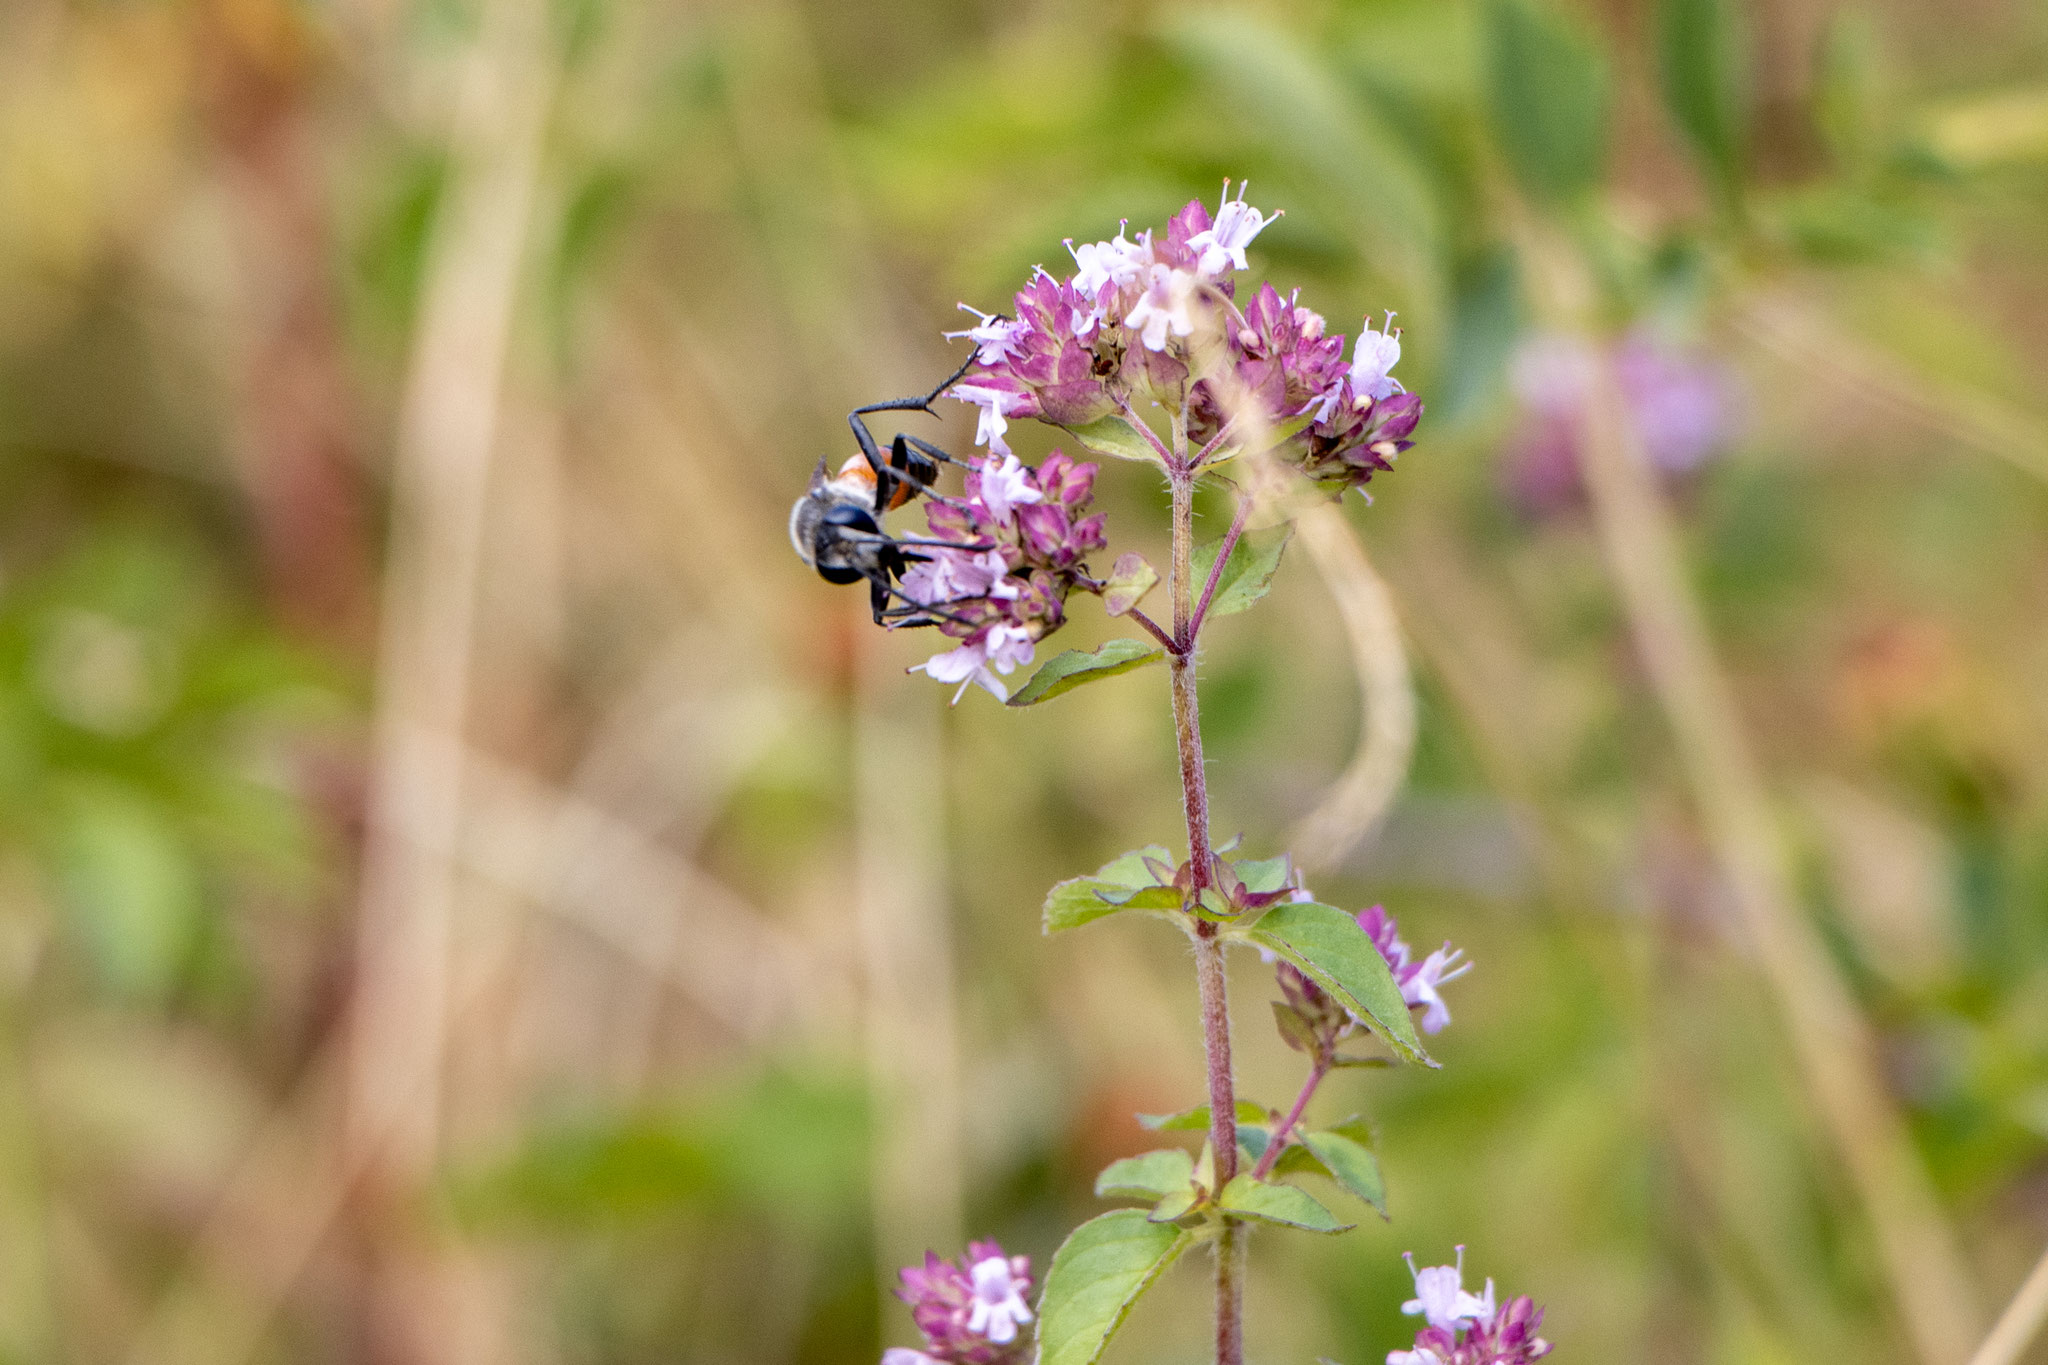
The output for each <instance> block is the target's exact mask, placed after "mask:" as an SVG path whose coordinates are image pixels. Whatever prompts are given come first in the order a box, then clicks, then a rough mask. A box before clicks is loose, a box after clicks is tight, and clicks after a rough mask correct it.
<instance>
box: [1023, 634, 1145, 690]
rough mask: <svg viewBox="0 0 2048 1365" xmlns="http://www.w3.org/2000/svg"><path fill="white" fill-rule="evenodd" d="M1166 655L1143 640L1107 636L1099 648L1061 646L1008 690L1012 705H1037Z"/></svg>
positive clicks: (1140, 666)
mask: <svg viewBox="0 0 2048 1365" xmlns="http://www.w3.org/2000/svg"><path fill="white" fill-rule="evenodd" d="M1165 657H1166V651H1165V650H1163V649H1161V648H1159V647H1158V646H1157V645H1148V644H1146V643H1145V642H1144V641H1142V640H1130V639H1119V640H1110V641H1108V642H1106V643H1105V644H1103V645H1102V647H1101V648H1099V649H1096V650H1093V651H1089V650H1080V649H1068V650H1062V651H1061V652H1060V653H1058V654H1055V655H1054V656H1053V657H1052V658H1050V659H1048V660H1047V661H1046V663H1045V665H1044V667H1042V668H1040V669H1039V670H1038V671H1037V672H1036V673H1033V674H1032V675H1031V679H1030V681H1028V682H1026V683H1025V684H1024V685H1023V686H1022V687H1020V688H1018V689H1017V690H1016V691H1015V692H1013V693H1011V694H1010V699H1009V703H1008V704H1009V705H1011V706H1036V705H1038V703H1040V702H1042V701H1051V700H1052V699H1053V698H1054V697H1057V696H1060V695H1061V694H1063V693H1066V692H1071V691H1073V690H1074V689H1075V688H1077V687H1079V686H1081V685H1082V684H1083V683H1092V682H1100V681H1102V680H1103V679H1104V678H1114V677H1115V676H1116V675H1117V674H1119V673H1128V672H1130V671H1131V670H1132V669H1134V668H1143V667H1144V666H1145V665H1146V664H1156V663H1158V662H1159V661H1160V660H1161V659H1163V658H1165Z"/></svg>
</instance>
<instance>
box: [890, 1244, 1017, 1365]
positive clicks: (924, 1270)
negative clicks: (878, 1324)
mask: <svg viewBox="0 0 2048 1365" xmlns="http://www.w3.org/2000/svg"><path fill="white" fill-rule="evenodd" d="M1030 1292H1031V1261H1030V1258H1029V1257H1025V1256H1005V1255H1004V1254H1003V1249H1002V1247H1000V1246H998V1245H997V1244H996V1243H994V1242H971V1243H969V1244H968V1247H967V1254H966V1255H965V1256H963V1257H962V1258H961V1260H960V1263H959V1264H957V1265H956V1264H954V1263H953V1262H951V1261H942V1260H940V1259H939V1258H938V1256H936V1255H935V1254H933V1253H931V1252H926V1253H925V1258H924V1264H923V1265H921V1266H906V1267H904V1270H903V1287H902V1288H900V1289H898V1290H897V1291H896V1296H897V1297H898V1298H900V1299H902V1300H903V1301H904V1302H905V1303H907V1304H909V1305H910V1315H911V1318H912V1319H913V1320H914V1321H915V1322H916V1323H917V1328H918V1330H919V1331H920V1332H922V1333H924V1337H925V1346H926V1349H925V1350H924V1351H909V1350H904V1349H903V1348H900V1347H899V1348H897V1349H895V1350H892V1351H890V1352H889V1353H888V1354H887V1355H884V1356H883V1357H882V1362H883V1365H924V1362H926V1361H938V1362H943V1363H944V1365H998V1362H1009V1361H1012V1360H1016V1359H1019V1358H1021V1357H1022V1355H1023V1354H1024V1351H1025V1347H1026V1345H1027V1343H1026V1341H1025V1339H1024V1335H1023V1333H1022V1332H1021V1331H1020V1330H1019V1328H1020V1327H1021V1326H1022V1324H1025V1323H1028V1322H1030V1321H1031V1309H1030V1306H1029V1305H1028V1304H1027V1303H1026V1302H1025V1298H1026V1296H1027V1295H1029V1294H1030Z"/></svg>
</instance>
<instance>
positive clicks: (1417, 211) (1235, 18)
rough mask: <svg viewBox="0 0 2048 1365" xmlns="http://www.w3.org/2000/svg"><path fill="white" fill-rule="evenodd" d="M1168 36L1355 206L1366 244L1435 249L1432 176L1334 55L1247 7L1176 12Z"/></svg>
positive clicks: (1247, 118) (1237, 117) (1410, 252)
mask: <svg viewBox="0 0 2048 1365" xmlns="http://www.w3.org/2000/svg"><path fill="white" fill-rule="evenodd" d="M1161 37H1162V38H1164V39H1165V41H1166V42H1167V44H1168V45H1169V46H1171V47H1172V48H1173V50H1174V51H1175V52H1177V53H1178V54H1179V55H1180V56H1181V57H1182V59H1183V60H1185V61H1187V62H1188V63H1189V64H1190V65H1192V66H1193V67H1194V68H1195V69H1196V70H1197V72H1198V73H1200V74H1201V76H1202V77H1203V78H1204V79H1205V80H1207V81H1208V82H1210V83H1212V84H1213V85H1215V86H1216V87H1217V89H1218V90H1219V91H1220V92H1221V94H1222V96H1223V97H1224V99H1225V100H1226V101H1227V104H1228V113H1229V117H1230V118H1231V119H1232V120H1233V121H1235V122H1238V123H1240V124H1243V125H1248V126H1250V127H1254V128H1257V129H1258V130H1259V131H1261V132H1263V133H1265V134H1266V135H1268V136H1269V137H1271V138H1272V139H1273V141H1274V143H1275V145H1276V147H1277V148H1278V149H1280V150H1282V151H1284V152H1286V153H1288V154H1289V155H1292V156H1294V157H1296V158H1298V159H1299V160H1300V162H1301V163H1302V165H1303V166H1304V167H1305V168H1306V169H1308V170H1310V171H1313V172H1315V173H1316V175H1317V176H1319V177H1320V178H1321V179H1322V180H1323V181H1324V182H1325V183H1327V184H1328V185H1330V186H1331V187H1333V188H1334V189H1336V190H1337V191H1338V192H1339V193H1340V194H1342V195H1343V196H1344V198H1345V199H1346V200H1347V201H1348V202H1349V204H1351V205H1352V206H1354V207H1355V209H1356V210H1357V212H1358V218H1357V220H1356V222H1355V223H1354V224H1353V225H1352V226H1353V227H1354V229H1355V230H1356V231H1357V232H1358V233H1359V234H1360V236H1361V237H1364V238H1366V239H1367V240H1366V241H1365V242H1364V243H1363V246H1364V249H1366V250H1371V249H1372V247H1373V246H1374V245H1375V243H1374V242H1373V241H1372V240H1371V239H1372V238H1378V239H1380V242H1379V243H1378V245H1383V246H1398V247H1399V248H1400V249H1401V251H1402V252H1403V253H1405V254H1406V255H1407V256H1408V257H1409V258H1410V259H1411V260H1413V261H1418V262H1419V261H1421V260H1423V259H1426V258H1427V257H1429V256H1431V255H1433V254H1434V253H1435V252H1436V251H1437V249H1438V244H1439V241H1440V238H1441V235H1442V223H1441V221H1440V219H1441V214H1440V213H1439V212H1438V209H1437V204H1436V201H1435V199H1434V198H1433V196H1432V195H1431V194H1430V191H1429V188H1428V182H1427V181H1426V180H1425V178H1424V177H1423V175H1422V173H1421V172H1420V171H1419V170H1418V169H1417V168H1416V166H1415V164H1414V163H1413V161H1412V160H1410V158H1409V157H1408V156H1407V154H1406V153H1405V152H1404V151H1402V150H1401V149H1400V148H1399V146H1398V144H1397V143H1396V142H1395V140H1394V139H1393V138H1392V137H1391V136H1390V135H1389V134H1388V133H1387V132H1386V131H1385V130H1384V129H1383V128H1381V127H1380V125H1379V121H1378V119H1377V118H1376V117H1375V115H1374V114H1373V112H1372V111H1371V110H1370V109H1368V108H1366V107H1365V106H1362V105H1361V104H1359V103H1358V101H1357V100H1356V99H1355V98H1353V97H1352V96H1351V95H1350V94H1349V93H1347V92H1346V91H1345V89H1344V88H1343V86H1342V85H1340V84H1339V83H1338V81H1337V79H1336V78H1335V76H1334V75H1333V74H1332V72H1331V70H1330V68H1329V66H1328V64H1327V63H1325V62H1323V61H1320V60H1318V59H1317V57H1316V56H1314V55H1313V54H1312V53H1311V52H1310V50H1309V49H1308V48H1306V47H1304V46H1303V45H1302V44H1300V43H1298V42H1297V41H1295V40H1294V39H1293V38H1292V37H1291V36H1289V35H1288V34H1287V33H1285V32H1283V31H1281V30H1280V29H1278V28H1275V27H1273V26H1271V25H1269V24H1266V23H1264V22H1261V21H1260V20H1258V19H1255V18H1253V17H1251V16H1249V15H1246V14H1242V13H1238V12H1235V11H1229V10H1219V9H1204V10H1196V11H1194V12H1192V13H1187V14H1181V15H1177V16H1176V17H1175V18H1173V19H1172V20H1171V21H1169V22H1168V23H1167V24H1166V26H1165V27H1164V28H1163V30H1162V32H1161Z"/></svg>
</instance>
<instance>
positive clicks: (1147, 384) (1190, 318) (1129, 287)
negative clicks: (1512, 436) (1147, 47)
mask: <svg viewBox="0 0 2048 1365" xmlns="http://www.w3.org/2000/svg"><path fill="white" fill-rule="evenodd" d="M1229 188H1230V187H1229V185H1228V184H1226V185H1225V186H1224V195H1225V197H1224V199H1223V201H1222V203H1221V204H1220V205H1219V206H1218V208H1217V211H1216V214H1215V216H1214V217H1213V218H1212V217H1211V216H1210V214H1209V211H1208V209H1207V208H1205V207H1204V206H1203V205H1202V203H1201V201H1199V200H1196V201H1192V202H1190V203H1189V204H1188V206H1187V207H1186V208H1184V209H1182V210H1181V211H1180V212H1179V213H1178V214H1176V215H1174V217H1173V219H1172V221H1170V222H1169V223H1168V224H1167V226H1166V232H1165V235H1164V236H1163V237H1161V236H1159V235H1157V234H1155V233H1153V232H1151V231H1149V230H1147V231H1144V232H1140V233H1139V234H1138V235H1137V237H1136V239H1135V240H1133V239H1131V238H1128V237H1126V236H1125V235H1124V230H1123V229H1119V231H1118V232H1117V235H1116V236H1115V237H1114V238H1113V239H1111V240H1110V241H1106V242H1090V243H1087V244H1086V245H1082V246H1075V245H1074V244H1073V243H1072V242H1071V241H1070V242H1069V243H1068V244H1067V246H1068V249H1069V250H1070V251H1071V252H1072V253H1073V257H1074V265H1075V267H1076V268H1075V271H1074V273H1073V274H1072V275H1071V276H1068V277H1065V278H1059V277H1056V276H1054V275H1051V274H1049V273H1048V272H1046V271H1045V270H1044V269H1042V268H1041V269H1040V270H1039V271H1038V273H1037V274H1036V275H1034V276H1033V277H1032V279H1031V282H1030V283H1029V284H1028V285H1026V286H1025V288H1024V289H1023V291H1022V292H1020V293H1019V294H1018V295H1017V296H1016V315H1015V316H1014V317H1007V318H1006V317H1000V316H996V315H991V314H986V313H981V312H979V311H978V310H975V309H968V311H969V312H973V313H975V315H976V316H977V317H978V318H980V319H981V321H980V324H979V325H978V326H975V327H972V328H969V329H967V330H966V331H962V332H954V333H950V334H949V335H952V336H956V337H958V336H964V337H968V338H971V339H972V340H973V341H974V342H975V343H976V344H977V345H978V346H979V348H980V349H979V351H978V352H977V356H976V361H975V366H974V368H973V369H971V370H969V371H968V373H967V375H966V377H965V378H963V379H962V380H961V381H960V382H959V383H958V384H955V385H954V386H953V388H952V389H951V390H950V391H949V392H950V395H951V396H952V397H954V398H958V399H960V400H961V401H963V402H967V403H972V404H974V405H975V406H976V407H978V408H979V409H980V410H981V420H980V424H979V428H978V430H977V431H976V433H975V441H976V443H977V444H982V445H986V446H988V448H989V451H990V453H991V454H994V455H1003V454H1005V453H1007V452H1008V450H1009V446H1008V443H1007V441H1006V439H1005V432H1006V431H1007V430H1008V427H1009V421H1010V419H1011V418H1035V419H1037V420H1039V421H1043V422H1049V423H1051V424H1053V425H1055V426H1062V427H1078V426H1084V425H1086V424H1088V423H1090V422H1094V421H1096V420H1098V419H1100V418H1103V417H1107V416H1109V415H1110V414H1112V413H1116V412H1128V411H1130V410H1131V409H1133V408H1134V406H1135V404H1136V403H1137V402H1138V401H1139V400H1141V399H1155V400H1158V401H1160V402H1164V403H1167V404H1168V405H1169V406H1173V407H1180V406H1182V404H1183V403H1185V405H1186V409H1187V413H1188V419H1189V433H1190V435H1191V437H1192V438H1193V439H1194V440H1196V441H1197V442H1207V441H1208V440H1209V439H1210V438H1212V437H1215V436H1217V435H1218V434H1220V433H1221V432H1222V431H1223V429H1224V427H1225V425H1226V424H1227V423H1228V422H1229V421H1230V420H1231V417H1232V416H1233V415H1234V413H1235V411H1236V406H1237V405H1239V404H1243V403H1257V404H1258V405H1259V407H1260V409H1261V411H1260V412H1259V413H1258V414H1257V415H1258V418H1259V420H1262V421H1264V422H1265V423H1267V424H1269V425H1271V426H1273V427H1277V428H1279V431H1278V432H1277V433H1276V434H1279V435H1282V436H1284V439H1283V440H1282V441H1281V442H1280V444H1279V445H1278V447H1277V453H1278V454H1279V455H1280V456H1281V457H1282V458H1283V459H1285V460H1288V461H1289V462H1291V463H1293V464H1294V465H1295V466H1297V467H1298V468H1299V469H1300V470H1301V472H1302V473H1303V474H1304V475H1305V476H1306V477H1308V478H1309V479H1311V480H1313V481H1315V482H1316V483H1318V484H1319V485H1322V486H1323V487H1325V488H1328V489H1330V490H1331V491H1333V492H1337V493H1342V492H1343V491H1344V490H1345V489H1347V488H1355V487H1358V486H1360V485H1362V484H1364V483H1365V482H1366V481H1367V480H1369V479H1370V478H1371V477H1372V476H1373V474H1374V472H1376V471H1378V470H1382V469H1387V468H1389V467H1390V462H1391V461H1392V460H1393V458H1394V456H1396V455H1397V454H1399V453H1400V452H1401V451H1403V450H1405V449H1407V448H1408V446H1409V445H1410V444H1411V443H1410V441H1409V440H1408V436H1409V434H1410V433H1411V432H1412V431H1414V429H1415V424H1416V421H1417V420H1418V419H1419V418H1420V417H1421V415H1422V403H1421V400H1419V399H1418V398H1416V397H1415V396H1414V395H1413V394H1410V393H1407V392H1404V391H1403V390H1402V387H1401V385H1400V382H1399V381H1397V380H1395V379H1394V378H1393V377H1392V375H1391V373H1390V372H1391V371H1392V369H1393V367H1394V365H1395V362H1397V361H1398V360H1399V359H1400V358H1401V343H1400V333H1399V331H1398V330H1397V329H1395V328H1394V327H1393V325H1392V317H1391V315H1389V318H1388V325H1387V329H1386V330H1385V331H1379V330H1375V329H1373V328H1372V327H1371V326H1370V324H1369V323H1368V325H1367V326H1366V327H1365V329H1364V330H1363V331H1362V332H1361V333H1360V335H1359V338H1358V343H1357V346H1356V347H1355V348H1354V350H1353V353H1352V359H1351V360H1350V361H1349V362H1348V363H1347V362H1346V361H1345V359H1344V337H1343V336H1342V335H1341V334H1332V333H1330V332H1329V330H1328V328H1327V326H1326V324H1325V323H1324V320H1323V318H1322V316H1321V315H1320V314H1318V313H1316V312H1314V311H1313V310H1312V309H1309V308H1307V307H1305V306H1304V305H1302V304H1301V302H1300V299H1299V292H1298V291H1297V292H1296V293H1294V294H1290V295H1288V296H1287V297H1285V298H1282V297H1281V295H1280V293H1279V291H1277V290H1276V289H1274V288H1273V286H1272V285H1271V284H1267V285H1264V286H1262V287H1261V288H1260V290H1259V291H1258V293H1257V294H1256V295H1255V296H1254V297H1253V299H1252V301H1251V303H1250V304H1248V305H1247V306H1245V307H1244V308H1242V309H1240V308H1239V307H1238V306H1237V303H1236V301H1235V299H1236V292H1237V287H1236V280H1235V278H1234V275H1235V273H1236V272H1238V271H1242V270H1244V269H1246V267H1247V262H1246V259H1245V247H1246V246H1248V245H1249V244H1250V243H1251V241H1252V239H1253V238H1255V237H1257V236H1258V235H1259V233H1260V232H1261V231H1262V230H1263V229H1264V228H1265V227H1266V226H1267V225H1268V224H1270V223H1271V222H1272V221H1273V219H1274V218H1277V217H1278V216H1279V215H1278V214H1273V215H1266V214H1262V213H1260V212H1259V211H1258V210H1257V209H1255V208H1253V207H1251V206H1250V205H1249V204H1247V203H1245V200H1244V189H1243V187H1242V186H1240V187H1239V189H1238V195H1237V198H1236V199H1231V198H1229V197H1228V196H1229ZM1126 227H1128V224H1126ZM962 306H963V307H965V305H962Z"/></svg>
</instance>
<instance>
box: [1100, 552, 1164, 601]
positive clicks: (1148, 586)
mask: <svg viewBox="0 0 2048 1365" xmlns="http://www.w3.org/2000/svg"><path fill="white" fill-rule="evenodd" d="M1157 586H1159V570H1157V569H1155V568H1153V567H1152V565H1151V563H1150V562H1149V561H1148V560H1146V558H1145V556H1143V555H1141V554H1139V553H1138V552H1137V551H1135V550H1133V551H1131V552H1130V553H1129V554H1121V555H1118V556H1117V557H1116V563H1114V564H1112V565H1110V568H1109V577H1108V578H1107V579H1106V580H1105V581H1104V582H1103V585H1102V609H1103V610H1104V611H1106V612H1108V613H1109V614H1110V615H1111V616H1123V615H1125V614H1127V613H1128V612H1129V611H1130V610H1131V609H1132V608H1133V607H1135V606H1137V605H1138V603H1140V602H1142V601H1144V600H1145V594H1146V593H1148V592H1150V591H1152V589H1154V588H1155V587H1157Z"/></svg>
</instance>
